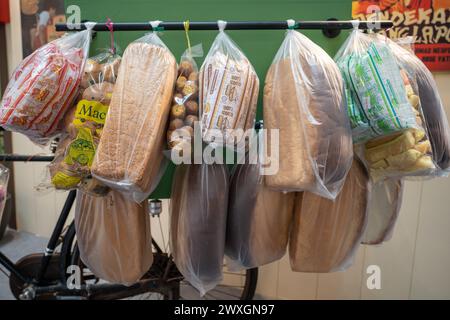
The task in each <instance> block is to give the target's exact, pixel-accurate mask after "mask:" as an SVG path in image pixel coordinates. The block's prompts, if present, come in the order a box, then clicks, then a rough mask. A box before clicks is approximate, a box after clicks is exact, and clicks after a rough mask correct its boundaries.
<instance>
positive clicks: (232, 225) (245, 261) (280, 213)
mask: <svg viewBox="0 0 450 320" xmlns="http://www.w3.org/2000/svg"><path fill="white" fill-rule="evenodd" d="M253 163H255V164H253ZM262 173H263V167H262V165H261V163H260V162H259V161H247V162H245V164H238V165H237V166H236V167H235V169H234V172H233V175H232V178H231V182H230V191H229V192H230V194H229V202H228V218H227V234H226V245H225V254H226V256H227V260H228V261H227V266H228V267H229V268H230V269H231V270H241V269H248V268H255V267H259V266H262V265H265V264H268V263H271V262H273V261H276V260H279V259H281V258H282V257H283V256H284V254H285V253H286V248H287V244H288V239H289V230H290V226H291V223H292V217H293V210H294V199H295V193H282V192H277V191H272V190H270V189H269V188H267V186H266V185H265V182H264V178H265V177H264V176H263V175H262Z"/></svg>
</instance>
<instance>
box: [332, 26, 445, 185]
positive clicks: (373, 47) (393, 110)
mask: <svg viewBox="0 0 450 320" xmlns="http://www.w3.org/2000/svg"><path fill="white" fill-rule="evenodd" d="M356 26H357V23H355V27H356ZM335 59H336V61H337V63H338V65H339V67H340V69H341V72H342V74H343V76H344V79H345V81H346V86H347V97H348V108H347V112H348V114H349V117H350V122H351V125H352V129H353V139H354V142H355V143H356V144H358V145H357V146H356V152H357V154H358V156H359V157H360V158H361V159H363V161H364V164H365V165H366V167H367V168H368V170H369V173H370V176H371V178H372V179H373V180H374V181H375V182H377V181H380V180H382V179H385V178H388V177H403V176H430V175H435V169H436V166H435V164H434V163H433V159H432V157H431V155H432V149H431V144H430V141H429V139H428V136H427V132H426V130H425V127H426V126H424V123H425V119H424V117H423V114H422V110H421V108H420V105H419V104H418V99H417V95H416V93H415V92H414V89H413V87H412V85H411V83H410V81H409V79H408V77H407V76H406V75H405V72H404V70H401V69H400V68H399V66H398V64H397V61H396V59H395V57H394V55H393V54H392V51H391V49H390V47H389V46H388V45H387V43H386V42H385V41H384V40H382V39H381V38H380V37H379V36H377V35H375V34H370V35H366V34H363V33H362V32H361V31H359V30H357V29H355V30H353V32H352V33H351V35H350V37H349V38H348V39H347V41H346V43H345V44H344V45H343V47H342V48H341V49H340V51H339V52H338V54H337V56H336V58H335Z"/></svg>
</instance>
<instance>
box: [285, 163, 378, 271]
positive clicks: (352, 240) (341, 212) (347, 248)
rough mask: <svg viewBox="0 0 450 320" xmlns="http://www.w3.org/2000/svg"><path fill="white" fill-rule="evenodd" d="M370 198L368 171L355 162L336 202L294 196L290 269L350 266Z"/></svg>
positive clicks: (313, 269)
mask: <svg viewBox="0 0 450 320" xmlns="http://www.w3.org/2000/svg"><path fill="white" fill-rule="evenodd" d="M369 197H370V183H369V178H368V175H367V171H366V169H365V168H364V166H363V165H362V164H361V163H360V162H359V161H357V160H354V161H353V165H352V168H351V169H350V171H349V173H348V175H347V178H346V180H345V184H344V187H343V189H342V191H341V193H340V194H339V195H338V197H337V198H336V200H334V201H331V200H329V199H324V198H321V197H319V196H317V195H315V194H312V193H310V192H303V193H297V197H296V200H295V201H296V202H295V209H294V223H293V226H292V231H291V236H290V240H289V256H290V260H291V268H292V270H293V271H298V272H318V273H326V272H335V271H342V270H345V269H347V268H348V267H350V266H351V264H352V263H353V258H354V255H355V253H356V250H357V248H358V247H359V245H360V243H361V240H362V236H363V234H364V228H365V226H366V222H367V209H368V204H369Z"/></svg>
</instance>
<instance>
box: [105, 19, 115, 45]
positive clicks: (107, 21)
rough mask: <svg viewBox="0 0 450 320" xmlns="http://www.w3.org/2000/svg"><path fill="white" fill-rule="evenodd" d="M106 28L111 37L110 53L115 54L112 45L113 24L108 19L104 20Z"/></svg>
mask: <svg viewBox="0 0 450 320" xmlns="http://www.w3.org/2000/svg"><path fill="white" fill-rule="evenodd" d="M106 27H107V28H108V30H109V32H110V36H111V48H110V51H111V53H112V54H116V46H115V45H114V23H113V22H112V20H111V19H110V18H108V19H107V20H106Z"/></svg>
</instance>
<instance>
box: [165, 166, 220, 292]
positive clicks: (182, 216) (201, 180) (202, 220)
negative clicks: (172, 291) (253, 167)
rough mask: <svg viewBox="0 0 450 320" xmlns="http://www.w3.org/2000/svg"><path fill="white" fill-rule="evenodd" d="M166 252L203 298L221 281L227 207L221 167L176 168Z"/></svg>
mask: <svg viewBox="0 0 450 320" xmlns="http://www.w3.org/2000/svg"><path fill="white" fill-rule="evenodd" d="M172 183H173V184H172V198H171V202H170V248H171V253H172V256H173V258H174V261H175V264H176V265H177V268H178V270H179V271H180V272H181V274H182V275H183V276H184V278H185V279H186V280H187V281H188V282H189V283H190V284H191V285H192V286H193V287H195V288H196V289H197V290H198V291H199V292H200V294H201V295H202V296H203V295H204V294H205V293H206V292H208V291H210V290H212V289H213V288H214V287H215V286H216V285H217V284H219V283H220V282H221V281H222V268H223V261H224V249H225V232H226V221H227V203H228V173H227V168H226V166H225V165H219V164H212V165H207V164H201V165H197V164H194V165H181V166H178V167H177V168H176V171H175V176H174V180H173V182H172Z"/></svg>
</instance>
